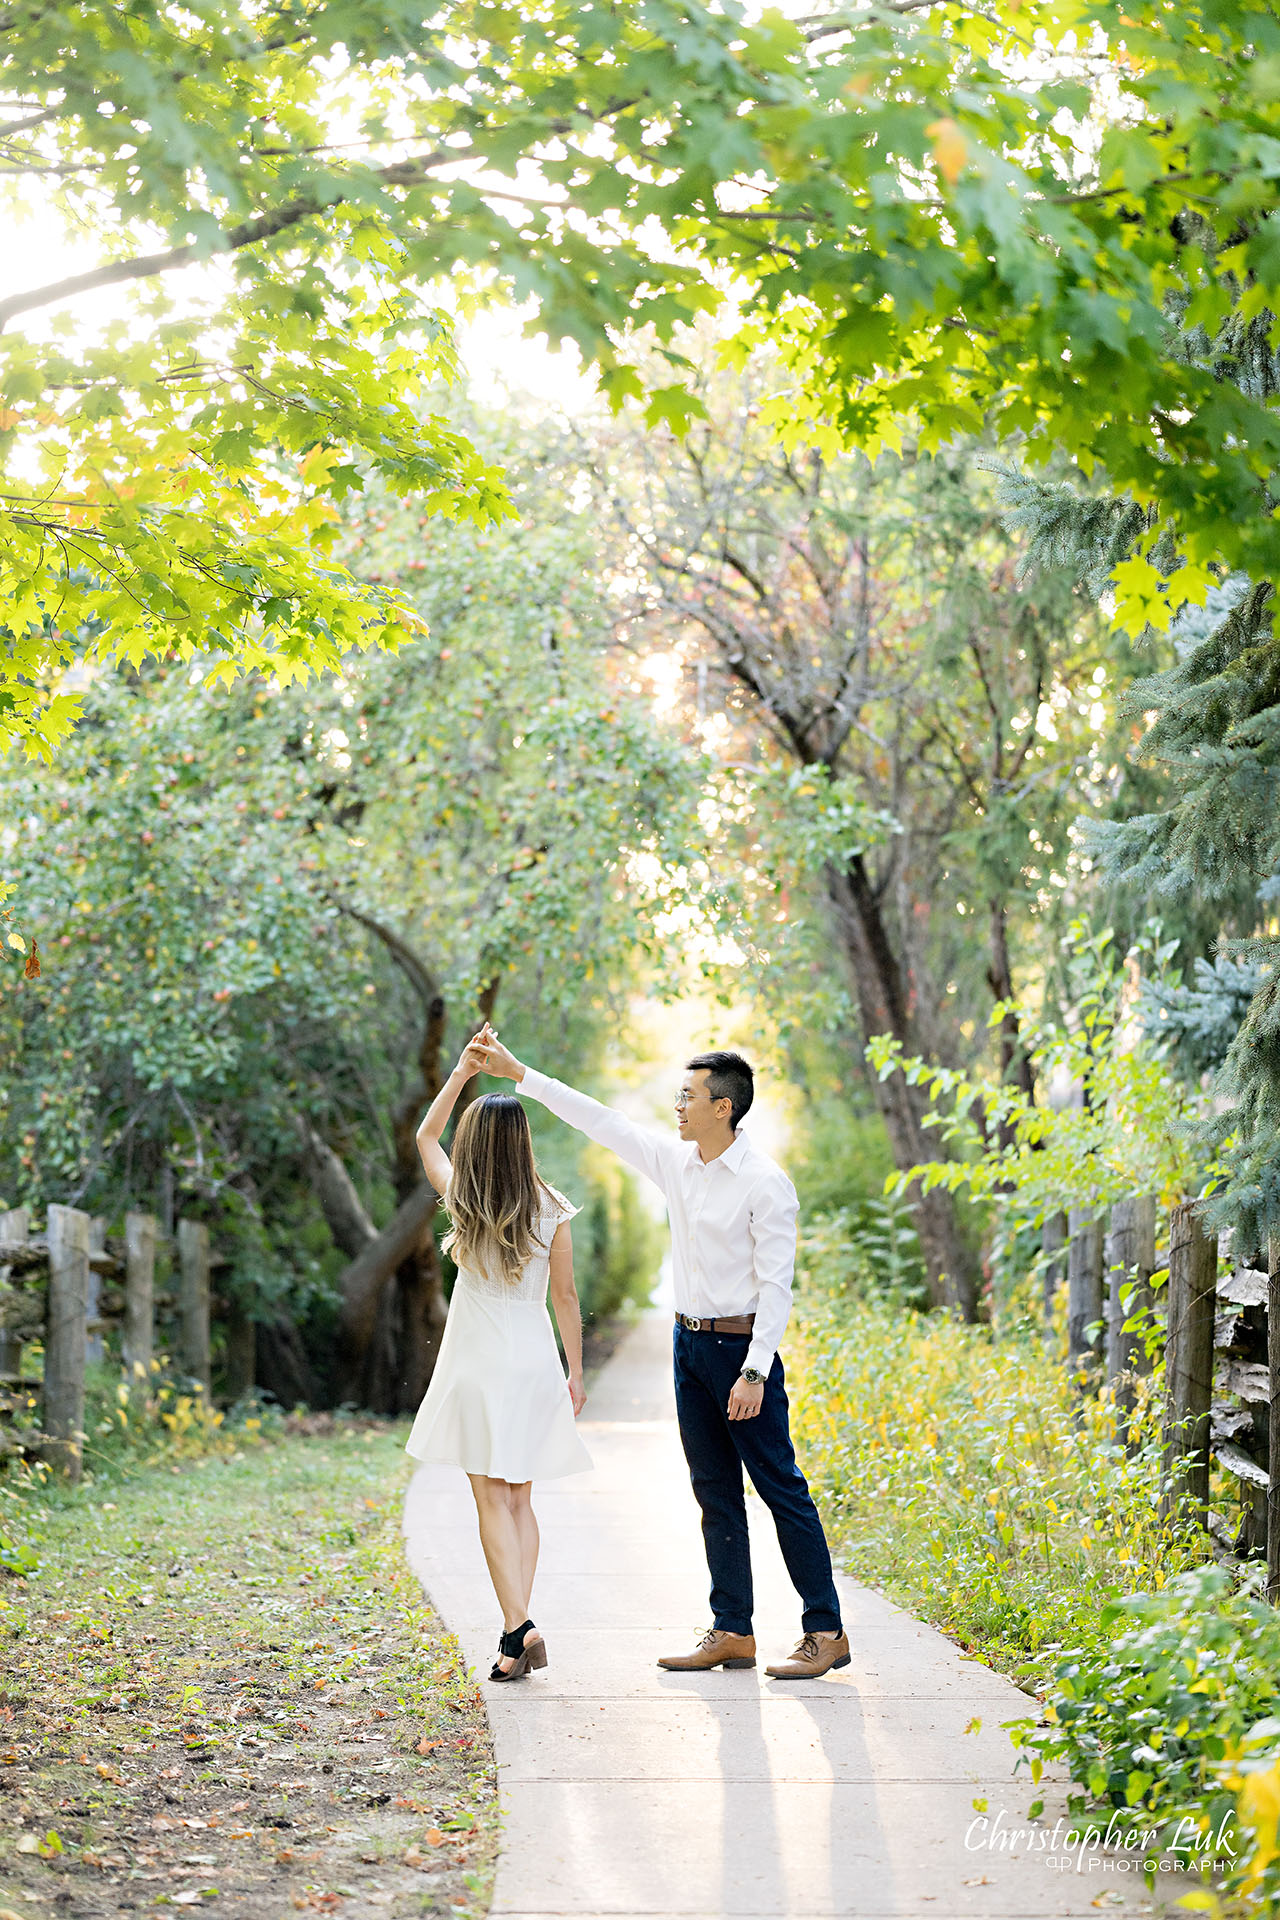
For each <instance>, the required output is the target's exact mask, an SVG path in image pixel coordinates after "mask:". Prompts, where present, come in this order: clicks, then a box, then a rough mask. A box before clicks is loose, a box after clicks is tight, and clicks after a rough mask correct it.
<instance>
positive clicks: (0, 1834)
mask: <svg viewBox="0 0 1280 1920" xmlns="http://www.w3.org/2000/svg"><path fill="white" fill-rule="evenodd" d="M299 1426H302V1427H307V1426H310V1427H311V1428H312V1429H313V1431H310V1432H305V1431H298V1430H297V1429H298V1427H299ZM290 1428H291V1429H292V1430H289V1429H290ZM404 1439H405V1430H404V1427H403V1424H395V1425H392V1424H388V1423H379V1422H372V1421H368V1420H354V1419H353V1420H343V1419H336V1420H335V1419H334V1418H333V1417H332V1416H310V1417H309V1418H307V1419H304V1420H302V1421H301V1422H299V1421H295V1420H291V1421H290V1422H288V1423H286V1431H285V1432H284V1434H283V1435H282V1436H281V1437H279V1438H274V1439H270V1440H265V1441H264V1440H262V1439H258V1440H257V1442H256V1444H255V1443H254V1442H253V1440H252V1439H251V1438H250V1437H249V1436H246V1438H245V1440H244V1443H243V1444H240V1443H237V1442H236V1441H235V1440H234V1439H233V1438H232V1437H231V1436H229V1435H227V1434H226V1433H225V1432H224V1433H222V1434H220V1435H219V1436H218V1444H219V1447H220V1448H221V1451H219V1452H215V1453H202V1454H200V1455H198V1456H197V1457H194V1458H186V1459H184V1458H179V1459H177V1460H176V1461H171V1462H169V1463H168V1464H166V1463H165V1461H164V1460H161V1461H159V1462H155V1463H153V1464H149V1465H145V1466H143V1467H141V1468H139V1467H137V1466H133V1467H132V1468H131V1469H130V1470H129V1471H114V1472H107V1473H99V1474H98V1475H97V1476H95V1477H93V1478H92V1479H90V1480H88V1481H86V1483H84V1484H83V1485H82V1486H80V1487H79V1488H67V1487H65V1486H56V1485H52V1484H50V1485H47V1486H45V1487H44V1488H43V1489H36V1490H32V1489H29V1490H28V1491H27V1492H26V1493H25V1494H24V1495H23V1497H22V1498H20V1499H15V1498H12V1497H11V1498H10V1499H9V1501H8V1502H7V1503H6V1506H7V1510H6V1515H5V1530H6V1532H8V1533H9V1534H11V1535H16V1536H17V1538H16V1545H17V1546H18V1547H19V1548H25V1549H26V1550H27V1551H28V1552H29V1553H32V1554H34V1555H36V1556H37V1557H38V1563H39V1564H38V1567H37V1570H36V1571H35V1572H34V1573H32V1574H30V1575H29V1576H27V1577H25V1578H23V1577H12V1576H11V1577H8V1578H4V1579H3V1584H2V1585H0V1688H2V1689H3V1691H0V1808H2V1809H3V1814H4V1818H3V1820H0V1911H3V1912H4V1914H5V1915H6V1916H18V1917H19V1920H38V1917H40V1916H46V1915H50V1916H57V1917H58V1920H78V1917H79V1916H85V1917H86V1920H87V1917H88V1916H95V1917H96V1916H100V1915H107V1914H112V1915H115V1914H118V1913H121V1912H126V1913H132V1914H135V1915H139V1916H155V1920H160V1917H161V1916H170V1915H172V1914H174V1913H175V1912H182V1911H184V1910H188V1909H195V1908H197V1907H208V1908H209V1909H210V1910H211V1911H212V1912H213V1913H214V1914H222V1915H225V1916H227V1917H228V1920H232V1917H233V1916H234V1920H276V1917H277V1916H285V1915H288V1916H292V1915H293V1914H295V1913H297V1912H300V1911H301V1912H305V1911H319V1912H335V1913H338V1914H341V1913H342V1912H343V1911H344V1910H345V1911H348V1912H356V1911H358V1912H359V1913H360V1914H362V1915H363V1914H365V1913H368V1912H373V1913H379V1914H381V1913H385V1914H387V1915H388V1916H389V1917H390V1920H407V1917H408V1916H410V1915H422V1914H445V1913H452V1914H455V1915H460V1916H466V1915H478V1914H481V1913H483V1912H484V1911H485V1910H486V1909H487V1906H488V1900H489V1892H490V1886H491V1880H492V1871H493V1862H494V1857H495V1853H496V1846H497V1826H498V1815H497V1799H496V1776H495V1771H494V1765H493V1753H492V1746H491V1742H490V1738H489V1732H488V1727H487V1723H486V1720H485V1715H484V1709H483V1705H482V1700H481V1696H480V1693H479V1691H478V1689H477V1687H476V1685H475V1683H474V1681H473V1680H472V1679H471V1678H470V1677H469V1675H468V1672H467V1669H466V1666H465V1663H464V1661H463V1659H462V1657H461V1654H460V1651H459V1648H458V1646H457V1644H456V1642H455V1641H454V1640H453V1639H452V1638H451V1637H450V1636H449V1635H447V1634H446V1633H445V1632H444V1630H443V1629H442V1627H441V1624H440V1622H439V1620H438V1619H436V1618H435V1617H434V1615H433V1614H432V1613H431V1611H430V1610H429V1608H428V1607H427V1605H426V1603H425V1601H424V1598H423V1595H422V1592H421V1589H420V1587H419V1585H418V1583H417V1580H416V1579H415V1578H414V1576H413V1574H412V1572H411V1571H410V1569H409V1567H408V1566H407V1564H406V1561H405V1557H404V1553H403V1548H402V1542H401V1536H400V1513H401V1507H402V1503H403V1494H404V1487H405V1484H406V1482H407V1480H408V1477H409V1472H410V1470H411V1465H412V1463H411V1462H409V1461H408V1460H407V1459H406V1456H405V1454H404V1451H403V1448H404ZM152 1458H153V1460H154V1456H152ZM19 1557H20V1556H19Z"/></svg>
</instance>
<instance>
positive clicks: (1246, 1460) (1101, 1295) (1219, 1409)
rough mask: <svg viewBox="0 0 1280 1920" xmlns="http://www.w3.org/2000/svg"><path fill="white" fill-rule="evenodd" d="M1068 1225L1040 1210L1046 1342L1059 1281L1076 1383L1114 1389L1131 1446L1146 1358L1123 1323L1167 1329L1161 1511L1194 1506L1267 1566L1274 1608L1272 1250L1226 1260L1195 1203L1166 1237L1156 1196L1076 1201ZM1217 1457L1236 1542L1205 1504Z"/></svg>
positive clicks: (1177, 1216) (1277, 1334)
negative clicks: (1234, 1496)
mask: <svg viewBox="0 0 1280 1920" xmlns="http://www.w3.org/2000/svg"><path fill="white" fill-rule="evenodd" d="M1063 1219H1064V1217H1063V1215H1062V1214H1056V1215H1054V1214H1051V1215H1049V1216H1047V1217H1046V1220H1045V1224H1044V1228H1043V1230H1042V1241H1041V1246H1042V1272H1043V1276H1044V1280H1043V1307H1044V1324H1045V1337H1046V1340H1047V1341H1050V1342H1054V1343H1056V1341H1057V1339H1059V1338H1060V1334H1059V1333H1058V1332H1056V1331H1055V1329H1057V1328H1060V1326H1061V1322H1060V1321H1058V1320H1057V1318H1056V1310H1057V1299H1058V1295H1059V1292H1060V1289H1061V1285H1062V1281H1063V1279H1064V1278H1065V1282H1066V1293H1067V1298H1066V1323H1067V1327H1066V1331H1067V1364H1068V1367H1069V1369H1070V1372H1071V1377H1072V1379H1073V1381H1074V1382H1075V1384H1076V1386H1077V1387H1078V1389H1079V1390H1080V1391H1081V1392H1082V1393H1090V1392H1096V1391H1097V1390H1098V1389H1099V1388H1100V1387H1101V1386H1102V1385H1103V1384H1105V1385H1106V1386H1107V1387H1108V1389H1109V1390H1110V1393H1111V1395H1112V1398H1113V1401H1114V1404H1115V1408H1116V1414H1117V1424H1118V1427H1119V1429H1120V1432H1121V1434H1122V1435H1123V1436H1124V1437H1125V1438H1126V1440H1127V1438H1128V1434H1129V1429H1130V1424H1131V1423H1130V1416H1131V1415H1132V1413H1133V1411H1134V1408H1135V1406H1136V1404H1137V1393H1138V1380H1139V1377H1140V1376H1141V1375H1143V1374H1146V1373H1149V1372H1150V1371H1151V1368H1152V1366H1153V1364H1154V1358H1153V1355H1152V1354H1151V1352H1149V1350H1148V1347H1147V1343H1146V1342H1145V1341H1144V1340H1142V1339H1141V1338H1139V1337H1138V1336H1139V1328H1138V1327H1136V1326H1134V1325H1132V1324H1129V1325H1127V1324H1126V1323H1129V1322H1134V1321H1139V1320H1141V1321H1145V1323H1146V1324H1147V1325H1151V1324H1155V1325H1156V1326H1157V1327H1160V1323H1161V1322H1162V1321H1163V1328H1162V1331H1163V1335H1164V1355H1165V1399H1164V1409H1163V1468H1164V1487H1163V1493H1162V1499H1161V1512H1162V1515H1163V1517H1164V1518H1165V1519H1172V1518H1173V1516H1174V1515H1175V1514H1182V1515H1185V1514H1186V1513H1187V1512H1188V1511H1190V1512H1191V1513H1192V1514H1193V1515H1194V1516H1196V1517H1197V1518H1198V1519H1199V1521H1200V1523H1201V1524H1202V1525H1204V1526H1207V1527H1209V1528H1210V1529H1211V1530H1212V1532H1213V1534H1214V1538H1215V1543H1216V1545H1217V1546H1218V1547H1219V1548H1220V1549H1224V1550H1229V1551H1230V1552H1231V1553H1232V1554H1233V1555H1234V1556H1235V1557H1238V1558H1249V1559H1262V1558H1265V1559H1266V1562H1267V1581H1268V1592H1269V1594H1270V1597H1271V1599H1272V1600H1273V1601H1274V1602H1276V1603H1277V1604H1280V1472H1277V1473H1276V1475H1275V1476H1274V1479H1273V1475H1272V1472H1271V1459H1272V1448H1271V1435H1272V1433H1273V1432H1275V1433H1277V1435H1280V1242H1276V1243H1273V1245H1272V1247H1271V1248H1270V1249H1268V1250H1267V1252H1266V1253H1265V1255H1264V1254H1254V1256H1253V1257H1252V1259H1249V1258H1245V1259H1237V1260H1236V1261H1235V1264H1229V1263H1228V1261H1227V1260H1225V1259H1224V1258H1223V1255H1224V1253H1225V1248H1222V1247H1220V1246H1219V1240H1218V1236H1217V1235H1215V1234H1211V1233H1207V1232H1206V1231H1205V1229H1204V1226H1203V1224H1202V1222H1201V1219H1200V1207H1199V1205H1198V1203H1196V1202H1189V1203H1187V1204H1185V1205H1182V1206H1177V1207H1174V1208H1173V1209H1172V1212H1171V1213H1170V1215H1169V1219H1168V1223H1167V1238H1166V1239H1164V1240H1161V1238H1160V1234H1159V1227H1160V1224H1161V1223H1160V1221H1159V1219H1158V1215H1157V1208H1156V1205H1155V1202H1154V1200H1152V1199H1151V1198H1150V1197H1149V1196H1141V1195H1140V1196H1135V1197H1134V1198H1132V1199H1126V1200H1123V1201H1121V1202H1119V1203H1118V1204H1117V1205H1116V1206H1115V1207H1113V1208H1112V1210H1111V1213H1110V1216H1109V1217H1108V1219H1107V1220H1106V1221H1105V1222H1104V1221H1102V1220H1100V1219H1098V1218H1096V1217H1094V1215H1093V1214H1092V1212H1091V1211H1090V1210H1088V1209H1083V1208H1079V1207H1073V1208H1072V1209H1071V1210H1070V1211H1069V1213H1068V1214H1067V1215H1066V1216H1065V1227H1064V1224H1063ZM1064 1238H1065V1243H1066V1250H1065V1259H1064V1254H1063V1241H1064ZM1165 1249H1167V1251H1165ZM1166 1264H1167V1267H1168V1284H1167V1286H1166V1287H1165V1288H1163V1289H1157V1288H1156V1287H1155V1286H1153V1284H1152V1279H1153V1275H1157V1274H1158V1273H1159V1271H1160V1269H1161V1267H1162V1266H1164V1265H1166ZM1064 1269H1065V1271H1064ZM1099 1330H1101V1339H1099V1337H1098V1335H1099ZM1277 1446H1278V1448H1280V1441H1278V1442H1277ZM1214 1461H1216V1463H1217V1465H1218V1466H1219V1467H1220V1468H1221V1469H1223V1470H1224V1471H1225V1472H1226V1473H1228V1474H1230V1475H1232V1477H1233V1478H1234V1479H1235V1480H1236V1481H1237V1482H1238V1484H1239V1491H1240V1503H1241V1514H1242V1518H1241V1523H1240V1527H1239V1530H1238V1532H1237V1533H1236V1534H1235V1535H1234V1537H1232V1536H1231V1535H1230V1532H1229V1529H1224V1526H1223V1522H1222V1520H1221V1517H1220V1516H1219V1515H1218V1514H1217V1513H1214V1512H1212V1511H1211V1510H1210V1508H1209V1475H1210V1468H1211V1464H1212V1463H1213V1462H1214Z"/></svg>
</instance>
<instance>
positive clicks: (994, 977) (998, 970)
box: [987, 900, 1036, 1146]
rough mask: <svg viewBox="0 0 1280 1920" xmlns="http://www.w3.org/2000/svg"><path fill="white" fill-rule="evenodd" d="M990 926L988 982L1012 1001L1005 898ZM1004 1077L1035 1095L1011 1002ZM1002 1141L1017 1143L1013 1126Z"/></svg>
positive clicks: (1004, 1026) (994, 906)
mask: <svg viewBox="0 0 1280 1920" xmlns="http://www.w3.org/2000/svg"><path fill="white" fill-rule="evenodd" d="M987 926H988V963H987V985H988V986H989V987H990V989H991V994H992V998H993V999H995V1000H996V1001H1009V1000H1012V999H1013V968H1012V966H1011V965H1010V963H1009V918H1008V914H1007V913H1006V911H1005V906H1004V902H1003V901H1001V900H992V901H989V902H988V922H987ZM1000 1078H1001V1080H1002V1081H1003V1082H1005V1083H1007V1084H1008V1085H1011V1086H1016V1087H1020V1088H1021V1089H1022V1091H1023V1093H1025V1094H1026V1096H1027V1099H1028V1100H1034V1099H1035V1094H1036V1072H1035V1068H1034V1067H1033V1066H1032V1064H1031V1060H1030V1058H1029V1057H1028V1054H1027V1050H1026V1048H1025V1047H1024V1046H1023V1044H1022V1036H1021V1033H1020V1030H1019V1027H1018V1016H1017V1014H1016V1013H1015V1012H1014V1010H1013V1008H1012V1007H1010V1006H1006V1007H1005V1010H1004V1012H1003V1013H1002V1014H1001V1016H1000ZM1000 1144H1001V1145H1002V1146H1011V1145H1012V1144H1013V1132H1012V1129H1011V1128H1001V1142H1000Z"/></svg>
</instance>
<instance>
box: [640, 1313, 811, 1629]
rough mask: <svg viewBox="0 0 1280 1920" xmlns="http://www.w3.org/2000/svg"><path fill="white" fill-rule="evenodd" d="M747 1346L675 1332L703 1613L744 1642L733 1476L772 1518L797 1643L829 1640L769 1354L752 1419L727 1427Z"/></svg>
mask: <svg viewBox="0 0 1280 1920" xmlns="http://www.w3.org/2000/svg"><path fill="white" fill-rule="evenodd" d="M750 1345H751V1341H750V1337H749V1336H748V1335H747V1334H745V1333H743V1334H737V1333H691V1332H690V1331H689V1329H688V1327H682V1326H681V1325H680V1322H679V1321H678V1320H677V1322H676V1327H675V1376H676V1418H677V1419H678V1420H679V1422H680V1438H681V1441H682V1442H683V1444H684V1456H685V1459H686V1460H687V1461H688V1462H689V1477H690V1479H691V1480H692V1482H693V1492H694V1497H695V1499H696V1500H697V1502H698V1505H699V1506H700V1507H701V1509H702V1538H703V1541H704V1542H705V1544H706V1549H707V1565H708V1567H709V1568H710V1569H711V1610H712V1613H713V1615H714V1617H715V1624H716V1626H717V1627H719V1628H720V1629H721V1630H722V1631H723V1632H725V1633H750V1632H751V1611H752V1600H753V1593H752V1586H751V1550H750V1547H749V1544H748V1540H747V1507H746V1500H745V1497H744V1494H743V1484H742V1469H743V1468H744V1467H745V1468H746V1470H747V1472H748V1473H749V1474H750V1475H751V1484H752V1486H753V1487H754V1488H755V1490H756V1492H757V1493H758V1494H759V1495H760V1498H761V1499H762V1500H763V1501H764V1503H765V1505H766V1506H767V1507H768V1509H769V1511H770V1512H771V1513H772V1515H773V1524H774V1526H775V1527H776V1528H777V1529H778V1545H779V1546H780V1547H781V1548H782V1557H783V1559H784V1560H785V1561H786V1563H787V1572H788V1573H789V1574H790V1575H791V1583H792V1585H793V1586H794V1587H795V1590H796V1592H797V1593H798V1594H799V1595H800V1599H801V1601H802V1603H803V1607H804V1611H803V1613H802V1614H801V1624H802V1626H803V1628H804V1631H805V1632H806V1633H839V1631H840V1602H839V1600H838V1599H837V1598H836V1588H835V1581H834V1580H833V1579H832V1577H831V1555H830V1553H829V1552H828V1550H827V1541H826V1536H825V1534H824V1533H823V1531H822V1522H821V1520H820V1519H819V1518H818V1509H817V1508H816V1507H815V1506H814V1504H813V1495H812V1494H811V1493H810V1492H809V1485H808V1482H807V1481H806V1479H805V1477H804V1475H803V1474H802V1473H801V1471H800V1469H799V1467H798V1466H797V1465H796V1456H795V1452H794V1450H793V1448H792V1445H791V1431H790V1428H789V1426H788V1422H787V1390H786V1388H785V1386H784V1385H783V1382H782V1361H781V1360H780V1359H779V1357H778V1356H777V1354H775V1355H774V1357H773V1365H772V1366H771V1367H770V1369H769V1375H768V1378H767V1379H766V1381H765V1386H764V1399H763V1401H762V1402H761V1405H760V1411H759V1413H758V1414H756V1416H755V1417H754V1419H751V1420H730V1418H729V1414H728V1405H729V1389H730V1388H731V1387H732V1385H733V1383H734V1381H735V1380H736V1379H737V1377H738V1375H739V1373H741V1371H742V1369H743V1367H744V1366H745V1365H746V1359H747V1349H748V1347H749V1346H750Z"/></svg>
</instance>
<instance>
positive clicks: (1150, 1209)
mask: <svg viewBox="0 0 1280 1920" xmlns="http://www.w3.org/2000/svg"><path fill="white" fill-rule="evenodd" d="M1155 1264H1156V1203H1155V1199H1154V1198H1153V1196H1152V1195H1150V1194H1141V1195H1138V1196H1137V1197H1136V1198H1134V1199H1130V1200H1117V1202H1116V1204H1115V1206H1114V1207H1113V1208H1112V1209H1111V1224H1110V1228H1109V1231H1108V1233H1107V1237H1106V1243H1105V1246H1104V1249H1103V1265H1104V1267H1105V1268H1106V1274H1107V1379H1108V1381H1109V1382H1110V1384H1111V1389H1112V1392H1113V1394H1114V1396H1115V1407H1116V1412H1117V1414H1118V1415H1122V1414H1123V1415H1128V1414H1131V1413H1132V1412H1133V1410H1134V1407H1135V1405H1136V1404H1137V1395H1136V1394H1135V1392H1134V1386H1133V1381H1134V1376H1135V1374H1139V1373H1150V1371H1151V1367H1152V1361H1151V1358H1150V1356H1149V1355H1148V1353H1147V1350H1146V1347H1145V1346H1144V1344H1143V1342H1142V1341H1141V1340H1139V1339H1138V1338H1137V1336H1136V1335H1135V1334H1133V1333H1126V1332H1125V1330H1124V1323H1125V1321H1126V1320H1127V1319H1128V1317H1129V1315H1130V1314H1131V1313H1135V1312H1140V1311H1141V1310H1142V1309H1143V1308H1144V1307H1147V1308H1149V1307H1151V1306H1153V1305H1154V1303H1155V1295H1154V1294H1153V1293H1152V1291H1151V1275H1152V1273H1153V1271H1154V1269H1155ZM1128 1286H1132V1288H1133V1291H1132V1293H1131V1295H1130V1298H1129V1306H1128V1308H1127V1310H1126V1308H1125V1307H1124V1306H1123V1305H1122V1304H1121V1301H1120V1289H1121V1288H1122V1287H1128Z"/></svg>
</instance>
